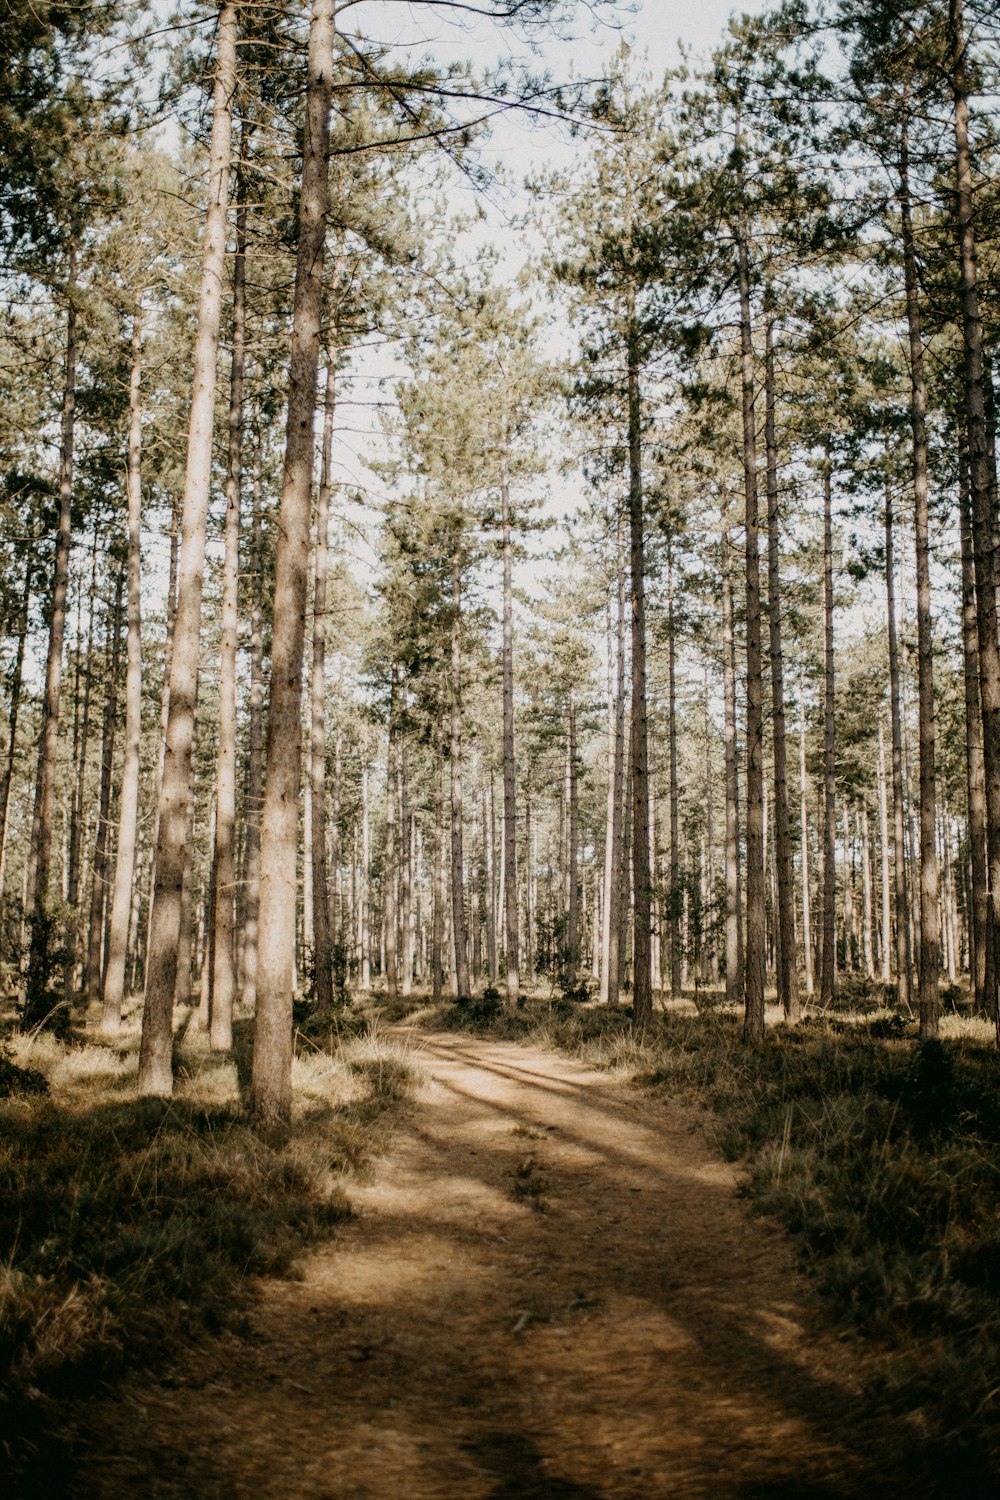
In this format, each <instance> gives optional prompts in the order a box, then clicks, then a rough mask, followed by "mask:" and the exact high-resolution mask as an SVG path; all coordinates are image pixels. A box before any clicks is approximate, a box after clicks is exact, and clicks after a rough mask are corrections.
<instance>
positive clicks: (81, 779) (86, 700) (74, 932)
mask: <svg viewBox="0 0 1000 1500" xmlns="http://www.w3.org/2000/svg"><path fill="white" fill-rule="evenodd" d="M98 538H99V532H98V529H97V527H96V526H95V527H94V551H93V563H92V569H91V575H90V605H89V608H88V611H87V657H86V661H87V665H86V670H85V673H84V688H83V713H82V715H81V714H80V713H79V708H80V703H79V686H80V629H79V610H78V611H77V620H78V624H77V641H76V658H77V660H76V673H75V679H76V680H75V686H74V706H73V759H74V764H75V766H76V785H75V786H74V788H73V805H72V810H71V812H70V829H69V858H68V861H67V868H66V904H67V907H68V908H69V918H68V921H67V923H66V939H65V946H66V956H65V959H64V962H63V998H64V999H65V1001H66V1004H67V1005H71V1004H72V1002H73V988H74V982H75V977H76V973H77V957H78V949H79V944H80V917H79V910H78V908H79V902H80V848H81V844H82V839H83V800H84V788H85V783H86V778H87V750H88V748H89V744H90V690H91V678H92V675H93V674H92V670H91V668H92V662H93V648H94V602H95V599H96V597H97V554H98V546H99V541H98Z"/></svg>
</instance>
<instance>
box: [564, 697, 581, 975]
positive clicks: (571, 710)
mask: <svg viewBox="0 0 1000 1500" xmlns="http://www.w3.org/2000/svg"><path fill="white" fill-rule="evenodd" d="M566 715H567V721H568V726H569V737H568V742H567V756H566V763H567V770H568V780H569V819H568V825H567V826H568V839H567V849H566V878H567V884H568V890H569V902H568V906H567V913H566V955H567V957H566V983H567V984H568V985H569V986H570V988H572V987H573V986H574V985H575V984H576V979H577V962H578V959H579V956H580V931H579V927H580V879H579V873H578V860H579V846H580V813H579V799H578V796H577V779H578V778H577V764H576V754H577V751H576V704H575V702H574V701H573V695H572V693H570V695H569V699H568V701H567V704H566Z"/></svg>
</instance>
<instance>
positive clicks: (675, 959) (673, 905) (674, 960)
mask: <svg viewBox="0 0 1000 1500" xmlns="http://www.w3.org/2000/svg"><path fill="white" fill-rule="evenodd" d="M674 628H675V617H674V565H673V554H672V551H671V548H670V543H669V540H668V542H667V693H668V702H667V717H668V724H669V731H668V737H669V741H670V744H669V751H670V994H671V996H672V997H673V999H675V1000H676V999H678V998H679V997H680V993H681V920H680V909H681V860H680V810H679V805H678V803H679V793H678V785H677V680H676V678H677V673H676V667H677V642H676V640H675V638H674Z"/></svg>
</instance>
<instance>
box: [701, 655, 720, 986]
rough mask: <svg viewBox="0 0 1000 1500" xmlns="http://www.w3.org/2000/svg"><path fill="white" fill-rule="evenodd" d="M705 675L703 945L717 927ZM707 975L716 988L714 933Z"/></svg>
mask: <svg viewBox="0 0 1000 1500" xmlns="http://www.w3.org/2000/svg"><path fill="white" fill-rule="evenodd" d="M704 674H705V684H704V686H705V889H704V895H703V897H702V915H701V923H702V934H703V937H702V941H703V942H704V941H705V938H704V934H705V931H706V924H709V923H710V924H711V927H710V928H709V931H713V929H714V927H715V787H714V781H713V777H712V733H711V719H710V717H709V709H708V664H707V663H706V664H705V667H704ZM707 975H708V976H709V977H710V978H711V981H712V983H713V984H714V985H717V984H718V982H719V945H718V942H717V941H716V940H715V937H714V931H713V940H712V952H711V959H710V966H709V968H708V970H707Z"/></svg>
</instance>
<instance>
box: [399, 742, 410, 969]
mask: <svg viewBox="0 0 1000 1500" xmlns="http://www.w3.org/2000/svg"><path fill="white" fill-rule="evenodd" d="M409 782H410V754H409V747H408V745H407V743H406V740H405V739H404V740H403V744H402V748H401V750H400V756H399V854H400V862H399V926H400V937H401V939H402V954H401V957H402V975H401V977H400V989H401V991H402V993H403V994H404V995H411V994H412V993H413V827H412V823H411V819H410V786H409Z"/></svg>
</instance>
